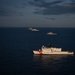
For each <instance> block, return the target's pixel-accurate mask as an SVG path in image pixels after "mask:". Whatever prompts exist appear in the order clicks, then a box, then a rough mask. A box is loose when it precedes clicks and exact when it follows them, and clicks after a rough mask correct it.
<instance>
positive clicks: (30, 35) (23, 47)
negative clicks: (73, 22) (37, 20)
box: [0, 28, 75, 75]
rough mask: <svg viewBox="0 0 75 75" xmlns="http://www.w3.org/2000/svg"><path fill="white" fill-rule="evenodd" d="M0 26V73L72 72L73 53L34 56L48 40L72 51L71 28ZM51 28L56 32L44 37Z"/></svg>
mask: <svg viewBox="0 0 75 75" xmlns="http://www.w3.org/2000/svg"><path fill="white" fill-rule="evenodd" d="M38 29H39V30H40V31H39V32H31V31H29V30H28V28H0V75H53V74H54V75H75V55H42V56H40V55H34V54H33V52H32V51H33V50H35V49H39V48H41V46H42V45H46V46H47V45H48V44H49V43H51V44H52V45H53V46H55V47H61V48H62V49H63V50H65V51H66V50H68V51H74V52H75V28H38ZM49 31H52V32H55V33H57V35H53V36H48V35H47V32H49Z"/></svg>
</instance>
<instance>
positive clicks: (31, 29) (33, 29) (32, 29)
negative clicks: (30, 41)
mask: <svg viewBox="0 0 75 75" xmlns="http://www.w3.org/2000/svg"><path fill="white" fill-rule="evenodd" d="M28 30H30V31H39V30H38V29H35V28H32V27H30V28H28Z"/></svg>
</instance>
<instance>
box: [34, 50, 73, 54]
mask: <svg viewBox="0 0 75 75" xmlns="http://www.w3.org/2000/svg"><path fill="white" fill-rule="evenodd" d="M33 53H34V54H74V52H68V51H62V52H42V51H41V52H40V51H33Z"/></svg>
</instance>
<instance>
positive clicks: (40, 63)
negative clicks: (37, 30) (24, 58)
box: [34, 55, 73, 73]
mask: <svg viewBox="0 0 75 75" xmlns="http://www.w3.org/2000/svg"><path fill="white" fill-rule="evenodd" d="M72 56H73V55H34V63H35V66H36V67H37V68H38V69H39V68H40V69H41V72H42V71H44V72H46V73H49V72H50V73H52V72H63V71H64V69H63V68H65V64H66V65H67V60H69V58H71V57H72Z"/></svg>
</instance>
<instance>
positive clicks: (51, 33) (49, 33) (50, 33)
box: [47, 32, 56, 35]
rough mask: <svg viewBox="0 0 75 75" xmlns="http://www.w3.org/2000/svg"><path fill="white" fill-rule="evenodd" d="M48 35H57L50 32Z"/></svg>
mask: <svg viewBox="0 0 75 75" xmlns="http://www.w3.org/2000/svg"><path fill="white" fill-rule="evenodd" d="M47 35H56V33H53V32H48V33H47Z"/></svg>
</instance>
